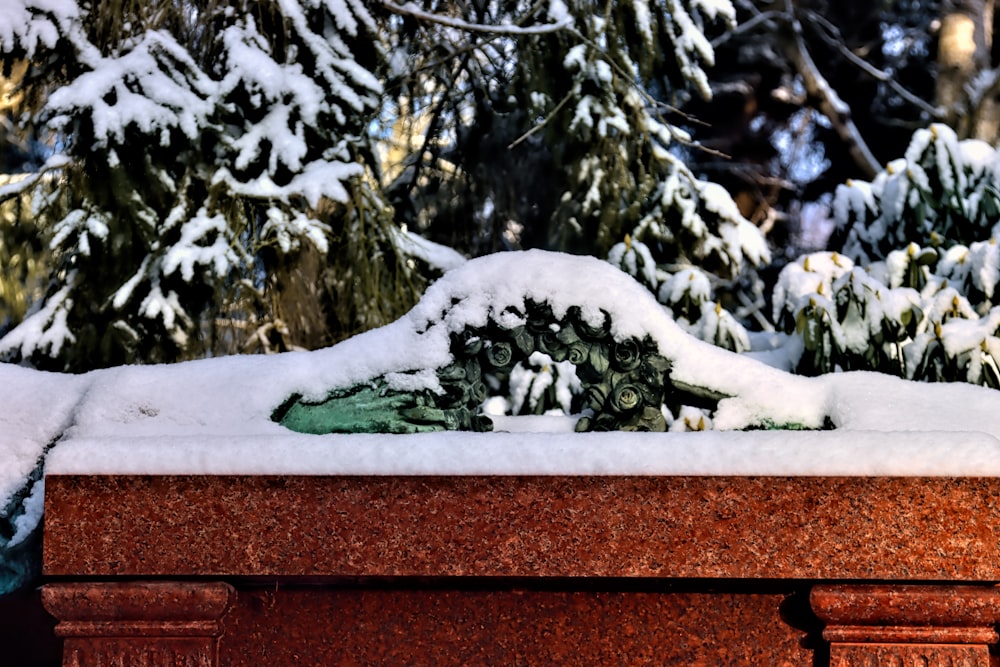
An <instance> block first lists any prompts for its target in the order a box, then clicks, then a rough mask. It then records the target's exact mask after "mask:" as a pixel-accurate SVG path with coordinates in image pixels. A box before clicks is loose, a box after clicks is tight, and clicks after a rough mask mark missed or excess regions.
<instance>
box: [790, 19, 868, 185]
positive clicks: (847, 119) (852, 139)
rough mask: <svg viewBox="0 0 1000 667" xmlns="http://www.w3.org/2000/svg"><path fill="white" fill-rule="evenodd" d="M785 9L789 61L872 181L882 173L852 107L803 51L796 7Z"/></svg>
mask: <svg viewBox="0 0 1000 667" xmlns="http://www.w3.org/2000/svg"><path fill="white" fill-rule="evenodd" d="M785 9H786V12H787V13H788V16H789V17H790V19H791V21H790V23H791V27H792V33H793V39H792V42H791V44H790V48H789V51H790V57H791V59H792V62H793V63H794V64H795V67H796V69H798V71H799V74H801V75H802V82H803V84H804V85H805V88H806V90H807V91H808V92H809V94H810V95H812V96H814V97H816V98H817V99H818V100H819V110H820V111H822V112H823V115H825V116H826V117H827V118H829V119H830V123H831V124H832V125H833V128H834V130H836V132H837V135H838V136H840V138H841V139H842V140H843V141H844V143H846V144H847V150H848V152H850V154H851V157H853V158H854V162H855V164H857V165H858V166H859V167H860V168H861V170H862V172H863V174H864V175H865V177H867V178H874V177H875V175H876V174H877V173H878V172H879V171H881V170H882V166H881V165H880V164H879V162H878V160H876V159H875V156H874V155H873V154H872V152H871V149H870V148H868V144H867V143H866V142H865V140H864V137H862V136H861V131H860V130H858V126H857V125H855V124H854V121H853V120H852V119H851V107H850V106H848V104H847V103H846V102H844V100H843V99H841V97H840V95H838V94H837V91H835V90H834V89H833V87H832V86H831V85H830V82H829V81H827V80H826V79H825V78H824V77H823V75H822V74H820V71H819V68H817V67H816V63H815V62H814V61H813V59H812V56H811V55H809V50H808V49H807V48H806V41H805V38H804V37H803V34H802V24H801V23H800V22H799V20H798V18H796V17H795V7H794V5H793V0H785Z"/></svg>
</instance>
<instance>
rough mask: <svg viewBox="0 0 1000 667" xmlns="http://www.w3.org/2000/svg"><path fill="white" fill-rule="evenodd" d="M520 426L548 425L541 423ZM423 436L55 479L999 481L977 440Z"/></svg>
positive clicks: (144, 449)
mask: <svg viewBox="0 0 1000 667" xmlns="http://www.w3.org/2000/svg"><path fill="white" fill-rule="evenodd" d="M518 419H519V420H527V421H531V420H534V421H535V423H539V422H544V421H545V420H546V419H548V418H545V417H541V418H530V417H520V418H518ZM849 436H850V437H844V435H843V434H840V433H837V432H835V431H815V432H803V433H796V434H795V435H794V436H792V437H789V435H788V434H787V433H782V432H776V431H754V432H738V433H720V432H718V431H703V432H700V433H683V434H680V433H667V434H650V433H626V434H623V433H581V434H577V433H572V434H571V433H545V434H544V437H540V436H539V434H538V433H455V432H451V433H420V434H415V435H407V436H398V435H396V436H393V435H371V434H365V435H340V436H332V435H331V436H319V437H317V436H303V435H290V436H283V437H278V438H276V437H261V438H257V439H254V440H253V441H252V442H248V441H247V440H246V439H245V438H209V439H199V440H192V439H184V438H151V439H144V440H105V439H76V440H73V441H71V442H67V443H65V444H64V445H61V446H60V447H59V448H58V449H57V450H55V451H53V453H52V454H51V455H50V462H49V467H50V472H51V473H54V474H73V475H94V474H111V475H137V474H145V473H146V472H147V471H148V470H149V469H150V468H151V467H154V468H155V469H156V470H157V472H158V473H160V474H164V475H265V474H266V475H755V476H811V475H814V474H816V472H815V471H816V470H817V469H820V470H823V471H824V474H827V475H831V476H842V475H852V476H871V475H874V476H878V475H893V476H926V477H944V476H961V475H971V476H984V475H985V476H998V475H1000V442H998V441H997V440H996V439H995V438H993V437H991V436H988V435H986V434H982V433H954V432H934V431H927V432H921V433H911V432H894V433H886V432H879V431H852V432H850V434H849Z"/></svg>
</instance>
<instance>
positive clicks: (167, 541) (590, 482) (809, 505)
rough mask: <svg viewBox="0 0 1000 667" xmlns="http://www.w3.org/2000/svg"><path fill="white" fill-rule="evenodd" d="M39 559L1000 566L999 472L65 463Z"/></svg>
mask: <svg viewBox="0 0 1000 667" xmlns="http://www.w3.org/2000/svg"><path fill="white" fill-rule="evenodd" d="M44 572H45V573H46V575H63V574H71V575H74V576H103V575H114V576H121V575H129V576H145V575H160V574H164V573H170V574H172V575H175V576H188V575H197V576H206V575H209V576H213V575H219V574H226V575H238V576H272V575H282V576H300V577H311V576H349V577H352V576H432V577H434V576H481V577H553V576H555V577H558V576H590V577H594V576H596V577H668V578H753V579H760V578H764V579H775V578H780V579H789V578H791V579H812V580H814V579H853V580H873V579H874V580H886V579H888V580H893V579H898V580H911V581H913V580H917V581H920V580H927V581H950V580H966V581H1000V481H998V480H995V479H990V478H981V479H977V478H960V479H948V478H863V477H853V478H808V477H803V478H798V477H796V478H777V477H756V478H753V477H447V478H437V477H290V478H274V477H146V476H134V477H97V476H95V477H83V476H81V477H73V476H59V475H52V476H50V477H49V478H48V479H47V483H46V526H45V551H44Z"/></svg>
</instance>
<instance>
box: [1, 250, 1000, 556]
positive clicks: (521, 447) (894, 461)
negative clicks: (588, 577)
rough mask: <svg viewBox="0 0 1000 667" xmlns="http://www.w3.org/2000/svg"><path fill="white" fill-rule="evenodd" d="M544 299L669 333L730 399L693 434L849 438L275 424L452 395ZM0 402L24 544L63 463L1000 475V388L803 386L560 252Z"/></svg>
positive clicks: (564, 425)
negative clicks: (305, 428) (389, 317)
mask: <svg viewBox="0 0 1000 667" xmlns="http://www.w3.org/2000/svg"><path fill="white" fill-rule="evenodd" d="M821 259H822V260H825V262H827V263H828V264H829V266H828V267H825V268H828V269H829V268H833V267H836V266H837V264H836V259H835V258H833V257H832V256H822V257H821ZM815 261H820V260H815ZM802 268H805V267H801V266H800V267H799V269H800V270H801V269H802ZM809 268H813V267H809ZM526 299H530V300H533V301H535V302H543V301H544V302H547V303H548V304H549V306H550V307H551V309H552V311H553V313H554V315H555V317H562V316H563V315H565V314H566V312H567V310H568V309H569V308H570V307H571V306H581V307H582V314H583V316H584V317H585V318H586V319H587V320H588V321H590V322H593V323H595V324H596V323H598V322H600V321H602V320H603V313H602V310H603V311H605V312H607V313H608V314H610V316H611V318H612V335H613V336H614V337H615V338H617V339H625V338H628V337H633V336H634V337H643V336H645V335H647V334H648V335H649V336H651V337H652V339H653V340H654V341H655V342H656V344H657V345H658V347H659V350H660V352H661V354H663V355H664V356H666V357H668V358H669V359H671V360H672V362H673V366H672V370H671V381H672V382H673V384H674V385H675V386H678V387H682V388H684V387H701V388H705V389H707V390H708V391H709V393H712V394H714V395H717V396H721V397H723V398H722V400H721V401H720V402H719V407H718V409H717V410H716V411H715V412H714V413H712V414H711V415H706V414H705V413H704V412H697V414H695V413H692V414H690V415H681V419H684V418H685V417H687V418H688V421H693V422H694V423H693V424H692V425H691V426H692V427H695V426H697V424H698V422H699V421H700V420H704V422H705V423H704V425H705V426H706V427H710V426H714V428H715V429H718V430H719V431H725V430H734V429H743V428H747V427H753V426H757V425H766V424H768V423H774V424H783V423H796V424H801V425H803V426H806V427H814V428H815V427H822V426H823V424H824V422H825V421H827V420H828V421H829V422H830V423H832V424H833V425H834V426H835V427H836V430H833V431H816V432H797V433H789V432H787V431H786V432H771V431H755V432H737V433H720V432H707V433H700V434H692V433H688V434H680V433H677V434H648V433H647V434H624V433H614V434H570V433H566V431H569V430H571V429H572V424H573V419H571V418H567V417H561V418H560V417H534V418H517V419H512V418H498V419H497V430H508V431H525V430H527V431H529V432H528V433H524V432H521V433H516V432H512V433H493V434H470V433H440V434H424V435H413V436H395V435H394V436H383V435H353V436H335V435H327V436H311V435H301V434H296V433H292V432H289V431H287V430H286V429H285V428H283V427H282V426H280V425H279V424H277V423H275V422H273V421H272V420H271V414H272V412H273V411H274V409H275V408H276V407H278V406H279V405H281V404H282V403H283V402H284V401H285V400H286V399H287V398H288V397H289V396H291V395H293V394H302V395H304V396H306V397H307V398H322V397H325V396H326V394H327V392H329V391H330V390H331V389H334V388H346V387H350V386H354V385H356V384H359V383H363V382H367V381H369V380H372V379H374V378H377V377H381V376H386V375H389V378H390V380H391V381H392V382H393V383H395V385H396V386H399V387H401V388H407V389H414V390H416V389H420V388H422V387H427V388H431V389H433V388H434V386H435V383H436V382H437V380H436V375H435V374H434V373H433V372H432V371H433V370H434V369H436V368H440V367H443V366H445V365H447V364H448V363H450V361H451V355H450V352H449V341H450V338H449V337H450V334H451V333H452V332H457V331H462V330H464V328H465V327H467V326H483V325H485V324H486V323H487V321H488V320H490V319H493V320H500V319H503V318H504V317H506V318H508V319H509V320H510V323H511V324H517V323H518V322H519V321H522V320H523V317H519V316H518V315H517V313H516V312H515V311H518V310H521V309H523V307H524V304H525V300H526ZM521 312H523V310H521ZM538 361H544V360H538ZM560 375H561V373H560ZM561 391H562V390H561ZM0 406H2V407H0V512H5V513H6V514H5V515H0V516H5V518H6V519H7V520H8V521H9V523H10V524H11V525H12V527H13V529H14V530H15V532H16V534H15V536H14V539H15V540H18V541H19V540H21V539H23V538H24V536H26V535H27V534H30V533H31V532H32V531H33V530H34V529H35V528H36V527H37V524H38V520H39V517H40V508H41V494H42V487H41V486H40V485H38V484H35V485H33V486H32V485H31V484H30V483H29V481H28V480H29V478H30V476H31V475H32V472H33V471H36V469H37V468H38V466H39V463H40V462H41V461H43V460H44V461H45V467H46V473H47V474H52V473H62V474H67V473H88V474H98V473H100V474H117V473H131V474H137V473H143V474H155V473H159V474H328V473H329V474H556V473H559V474H652V475H672V474H698V475H702V474H713V475H714V474H753V475H770V474H773V475H887V474H892V475H965V474H968V475H1000V392H996V391H993V390H989V389H984V388H981V387H976V386H972V385H967V384H923V383H916V382H909V381H906V380H902V379H898V378H894V377H890V376H886V375H880V374H877V373H871V372H853V373H841V374H832V375H827V376H821V377H817V378H807V377H801V376H795V375H791V374H789V373H787V372H785V371H783V370H779V369H778V368H774V367H771V366H768V365H765V364H764V363H762V362H760V361H758V360H756V359H754V358H752V357H751V356H748V355H737V354H733V353H730V352H727V351H725V350H723V349H720V348H717V347H714V346H712V345H709V344H707V343H703V342H701V341H699V340H697V339H695V338H694V337H692V336H690V335H688V334H687V333H685V332H684V331H683V330H682V329H681V328H680V327H679V326H678V325H677V324H676V323H675V322H674V321H673V320H671V319H670V317H669V316H668V315H667V312H666V311H665V309H664V308H663V307H662V306H661V305H660V304H659V303H658V302H657V301H656V299H655V298H654V297H653V295H652V294H651V293H650V292H649V291H648V290H647V289H646V288H644V287H643V286H641V285H640V284H639V283H637V282H636V281H635V280H634V279H633V278H631V277H629V276H627V275H626V274H624V273H622V272H621V271H619V270H618V269H616V268H614V267H613V266H611V265H610V264H608V263H607V262H603V261H600V260H597V259H595V258H592V257H574V256H569V255H561V254H557V253H549V252H544V251H527V252H518V253H501V254H497V255H491V256H488V257H483V258H479V259H475V260H470V261H467V262H464V263H462V264H460V265H458V266H457V267H456V268H453V269H452V270H450V271H448V272H447V273H445V275H444V276H443V277H442V278H441V279H439V280H438V281H437V282H435V283H434V284H433V285H431V287H430V288H429V289H428V290H427V292H426V294H425V295H424V297H423V299H422V300H421V301H420V302H419V303H418V305H417V306H416V307H415V308H414V309H413V310H412V311H411V312H410V313H408V314H407V315H406V316H404V317H403V318H401V319H399V320H397V321H396V322H394V323H392V324H389V325H388V326H385V327H382V328H380V329H376V330H373V331H369V332H367V333H364V334H361V335H358V336H356V337H354V338H352V339H349V340H347V341H344V342H343V343H340V344H338V345H336V346H333V347H330V348H327V349H323V350H318V351H314V352H290V353H285V354H281V355H273V356H242V357H226V358H216V359H207V360H202V361H195V362H187V363H180V364H174V365H163V366H129V367H119V368H111V369H106V370H99V371H93V372H91V373H87V374H84V375H62V374H50V373H42V372H38V371H32V370H27V369H24V368H21V367H18V366H14V365H9V364H0ZM530 431H544V432H545V433H544V434H542V435H539V434H538V433H534V434H533V433H530ZM553 431H561V432H562V433H559V432H553ZM4 508H6V509H4ZM7 546H8V547H9V546H10V543H9V542H8V545H7ZM3 547H4V545H2V544H0V553H2V549H3Z"/></svg>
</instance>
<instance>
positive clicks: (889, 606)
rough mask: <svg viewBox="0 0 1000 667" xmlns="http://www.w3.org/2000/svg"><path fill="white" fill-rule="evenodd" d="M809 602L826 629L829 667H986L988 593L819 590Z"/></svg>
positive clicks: (996, 602) (931, 588)
mask: <svg viewBox="0 0 1000 667" xmlns="http://www.w3.org/2000/svg"><path fill="white" fill-rule="evenodd" d="M810 600H811V603H812V608H813V611H815V612H816V615H817V616H818V617H819V618H820V620H822V621H823V622H824V623H825V625H826V627H825V628H824V630H823V638H824V639H826V640H827V641H829V642H830V667H990V664H991V662H990V653H989V647H990V645H991V644H995V643H996V642H997V639H998V637H997V632H996V629H995V626H996V624H997V622H998V621H1000V590H998V589H997V588H995V587H991V586H942V585H915V584H908V585H896V586H893V585H824V586H817V587H816V588H814V589H813V591H812V594H811V596H810Z"/></svg>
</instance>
